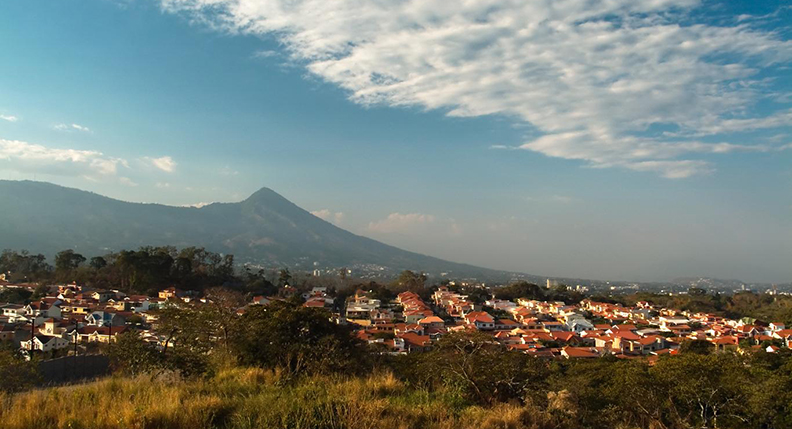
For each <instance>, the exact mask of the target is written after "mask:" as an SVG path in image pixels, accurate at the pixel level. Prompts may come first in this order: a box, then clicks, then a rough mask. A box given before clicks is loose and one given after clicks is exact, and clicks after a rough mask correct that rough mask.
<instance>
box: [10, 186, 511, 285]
mask: <svg viewBox="0 0 792 429" xmlns="http://www.w3.org/2000/svg"><path fill="white" fill-rule="evenodd" d="M0 201H5V202H6V204H5V207H4V208H3V210H0V247H2V248H13V249H23V248H24V249H27V250H30V251H32V252H37V253H44V254H45V255H48V256H51V255H53V254H54V253H55V252H57V251H60V250H64V249H74V250H75V251H79V252H81V253H84V254H86V255H94V254H104V253H107V252H109V251H118V250H121V249H131V248H138V247H141V246H147V245H152V246H156V245H173V246H176V247H186V246H202V247H206V248H207V249H208V250H212V251H215V252H220V253H227V254H233V255H234V256H235V258H236V259H237V261H238V262H242V263H257V264H262V265H286V266H291V267H297V268H304V269H308V268H309V267H312V265H313V263H314V262H317V263H319V264H320V265H322V266H335V267H341V266H354V265H379V266H382V267H387V268H388V269H391V270H394V271H398V270H402V269H412V270H421V271H426V272H429V273H433V274H439V273H441V272H448V273H451V274H452V275H454V276H458V277H490V278H492V277H503V278H506V277H509V275H510V273H508V272H504V271H498V270H491V269H488V268H482V267H476V266H473V265H468V264H461V263H456V262H450V261H445V260H442V259H439V258H435V257H432V256H428V255H423V254H420V253H416V252H410V251H406V250H402V249H399V248H397V247H395V246H391V245H388V244H385V243H382V242H379V241H376V240H373V239H371V238H368V237H364V236H360V235H357V234H354V233H352V232H349V231H347V230H344V229H342V228H339V227H337V226H335V225H333V224H332V223H330V222H327V221H325V220H323V219H320V218H318V217H316V216H314V215H312V214H311V213H310V212H308V211H306V210H305V209H303V208H301V207H299V206H297V205H296V204H294V203H293V202H291V201H289V200H288V199H287V198H285V197H283V196H282V195H280V194H278V193H277V192H276V191H274V190H273V189H271V188H268V187H262V188H261V189H259V190H258V191H256V192H254V193H253V194H251V195H250V196H249V197H248V198H246V199H244V200H242V201H239V202H232V203H212V204H208V205H205V206H202V207H178V206H170V205H165V204H159V203H138V202H128V201H122V200H118V199H114V198H110V197H107V196H104V195H101V194H97V193H94V192H90V191H84V190H80V189H76V188H68V187H64V186H60V185H55V184H52V183H48V182H34V181H9V180H0Z"/></svg>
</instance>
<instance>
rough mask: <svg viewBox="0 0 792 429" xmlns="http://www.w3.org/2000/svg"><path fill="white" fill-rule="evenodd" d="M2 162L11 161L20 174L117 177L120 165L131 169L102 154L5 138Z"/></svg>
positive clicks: (1, 145) (0, 148) (1, 146)
mask: <svg viewBox="0 0 792 429" xmlns="http://www.w3.org/2000/svg"><path fill="white" fill-rule="evenodd" d="M0 160H6V161H10V164H9V165H10V168H12V169H15V170H18V171H20V172H40V173H45V174H52V175H66V176H83V177H86V178H96V177H106V176H113V175H115V174H116V173H117V171H118V167H119V166H128V164H127V162H126V161H125V160H123V159H121V158H113V157H109V156H107V155H105V154H103V153H101V152H98V151H92V150H77V149H56V148H49V147H46V146H42V145H39V144H33V143H28V142H24V141H19V140H5V139H0Z"/></svg>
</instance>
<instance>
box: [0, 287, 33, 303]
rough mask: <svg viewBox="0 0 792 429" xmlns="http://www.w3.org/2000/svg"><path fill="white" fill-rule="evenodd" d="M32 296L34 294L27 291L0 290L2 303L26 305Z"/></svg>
mask: <svg viewBox="0 0 792 429" xmlns="http://www.w3.org/2000/svg"><path fill="white" fill-rule="evenodd" d="M32 295H33V292H31V291H29V290H27V289H3V290H0V302H10V303H12V304H24V303H26V302H29V301H30V299H31V296H32Z"/></svg>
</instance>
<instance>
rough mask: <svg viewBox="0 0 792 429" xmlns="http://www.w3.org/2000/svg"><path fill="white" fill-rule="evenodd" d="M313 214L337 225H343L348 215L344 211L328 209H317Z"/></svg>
mask: <svg viewBox="0 0 792 429" xmlns="http://www.w3.org/2000/svg"><path fill="white" fill-rule="evenodd" d="M311 214H312V215H314V216H316V217H318V218H319V219H322V220H325V221H327V222H330V223H332V224H335V225H341V223H342V222H343V221H344V218H345V217H346V215H345V214H344V212H333V211H330V210H328V209H322V210H315V211H312V212H311Z"/></svg>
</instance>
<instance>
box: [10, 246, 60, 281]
mask: <svg viewBox="0 0 792 429" xmlns="http://www.w3.org/2000/svg"><path fill="white" fill-rule="evenodd" d="M51 272H52V267H51V266H50V265H49V264H47V258H46V257H45V256H44V255H42V254H40V253H39V254H36V255H32V254H30V253H29V252H28V251H27V250H22V251H20V252H15V251H13V250H8V249H6V250H4V251H3V253H2V254H0V273H10V274H11V280H12V281H17V282H18V281H37V280H40V279H46V278H48V277H49V275H50V273H51Z"/></svg>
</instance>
